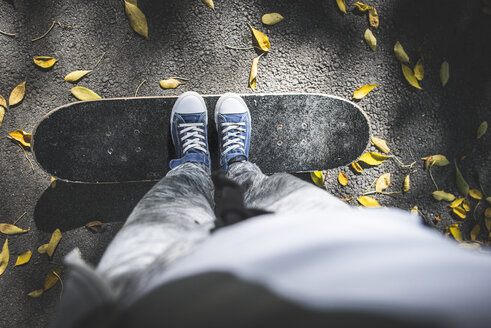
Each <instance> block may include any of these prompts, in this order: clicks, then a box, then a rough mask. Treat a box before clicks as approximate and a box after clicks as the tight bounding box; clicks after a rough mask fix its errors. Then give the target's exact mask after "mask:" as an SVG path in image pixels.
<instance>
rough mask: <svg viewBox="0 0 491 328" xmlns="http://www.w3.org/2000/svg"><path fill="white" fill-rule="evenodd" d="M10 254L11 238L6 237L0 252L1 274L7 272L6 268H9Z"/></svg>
mask: <svg viewBox="0 0 491 328" xmlns="http://www.w3.org/2000/svg"><path fill="white" fill-rule="evenodd" d="M9 256H10V254H9V240H8V239H5V243H4V244H3V248H2V252H1V253H0V276H1V275H2V274H3V273H4V272H5V269H7V265H8V264H9Z"/></svg>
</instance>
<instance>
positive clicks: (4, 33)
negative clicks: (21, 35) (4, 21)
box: [0, 30, 15, 37]
mask: <svg viewBox="0 0 491 328" xmlns="http://www.w3.org/2000/svg"><path fill="white" fill-rule="evenodd" d="M0 34H3V35H6V36H11V37H14V36H15V34H13V33H7V32H5V31H2V30H0Z"/></svg>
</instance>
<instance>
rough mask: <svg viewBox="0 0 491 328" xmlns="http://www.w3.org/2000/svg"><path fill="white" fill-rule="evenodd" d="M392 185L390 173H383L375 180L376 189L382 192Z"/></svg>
mask: <svg viewBox="0 0 491 328" xmlns="http://www.w3.org/2000/svg"><path fill="white" fill-rule="evenodd" d="M389 185H390V173H385V174H382V175H381V176H380V177H379V178H378V179H377V182H375V191H376V192H381V191H384V190H385V189H387V188H389Z"/></svg>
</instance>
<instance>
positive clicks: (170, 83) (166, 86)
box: [160, 78, 184, 89]
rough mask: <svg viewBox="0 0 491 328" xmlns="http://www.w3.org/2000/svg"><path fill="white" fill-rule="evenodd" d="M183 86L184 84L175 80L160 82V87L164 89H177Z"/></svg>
mask: <svg viewBox="0 0 491 328" xmlns="http://www.w3.org/2000/svg"><path fill="white" fill-rule="evenodd" d="M181 84H184V82H181V81H178V80H176V79H173V78H170V79H167V80H162V81H160V86H161V87H162V88H164V89H175V88H177V87H178V86H180V85H181Z"/></svg>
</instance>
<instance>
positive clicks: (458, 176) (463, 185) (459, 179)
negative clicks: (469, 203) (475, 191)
mask: <svg viewBox="0 0 491 328" xmlns="http://www.w3.org/2000/svg"><path fill="white" fill-rule="evenodd" d="M454 164H455V183H456V184H457V190H458V191H459V192H460V193H461V194H462V196H464V197H467V195H468V194H469V185H468V184H467V182H466V181H465V179H464V177H463V176H462V173H461V172H460V170H459V167H458V166H457V162H454Z"/></svg>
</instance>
